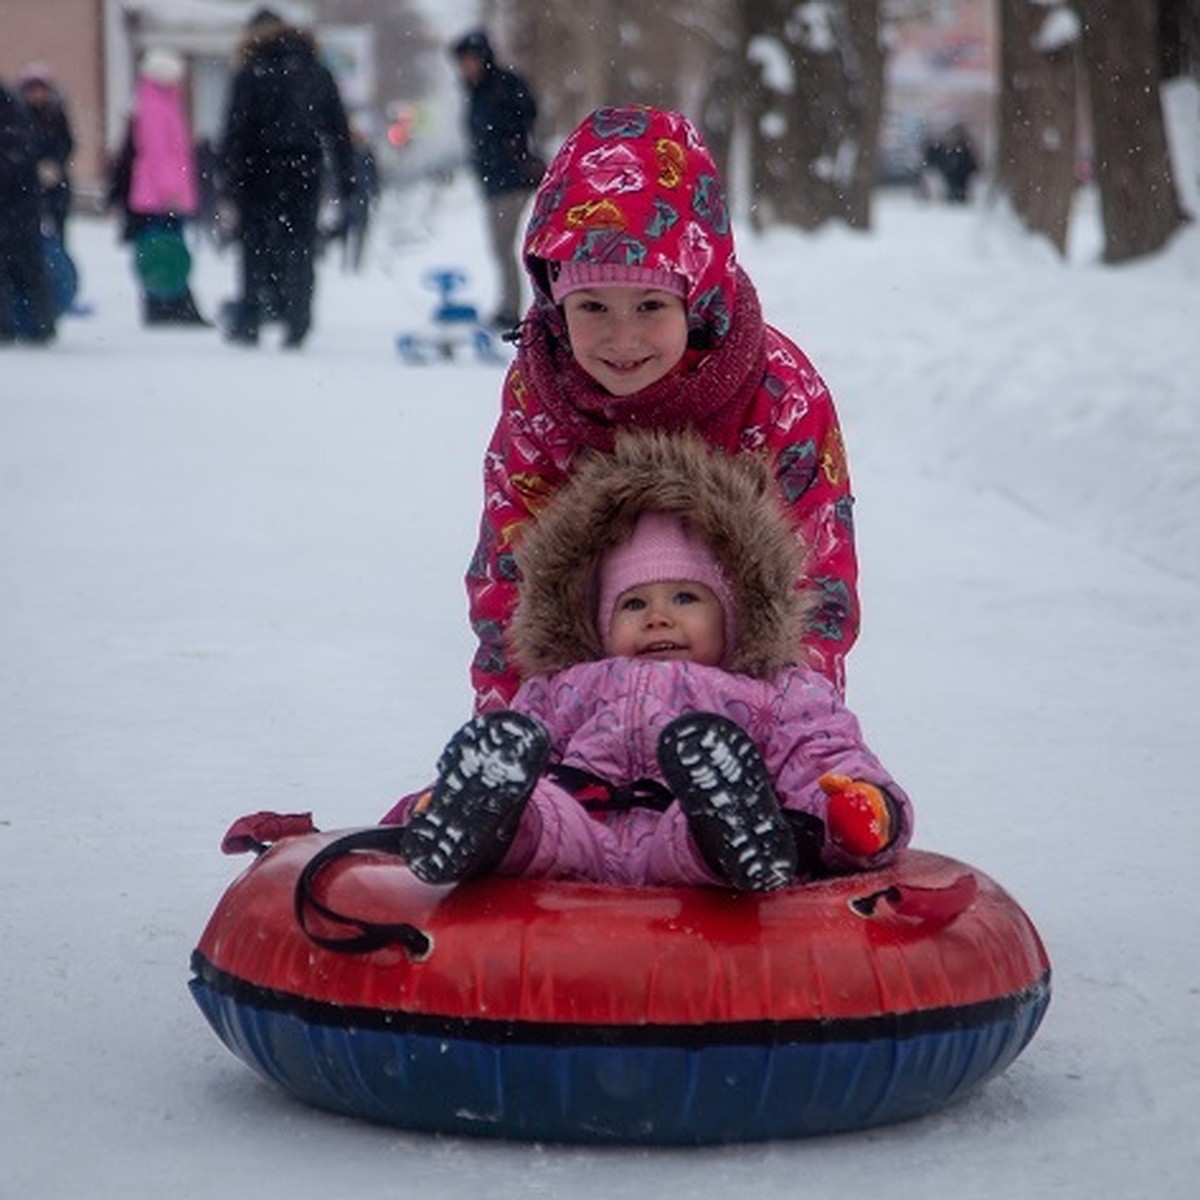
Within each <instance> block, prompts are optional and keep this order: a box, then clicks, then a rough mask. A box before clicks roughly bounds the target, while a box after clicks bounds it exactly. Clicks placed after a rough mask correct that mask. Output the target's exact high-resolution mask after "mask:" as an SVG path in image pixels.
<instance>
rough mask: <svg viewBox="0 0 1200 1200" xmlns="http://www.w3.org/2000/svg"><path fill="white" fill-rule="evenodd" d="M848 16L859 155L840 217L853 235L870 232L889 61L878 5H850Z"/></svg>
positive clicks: (863, 0)
mask: <svg viewBox="0 0 1200 1200" xmlns="http://www.w3.org/2000/svg"><path fill="white" fill-rule="evenodd" d="M844 12H845V19H846V37H845V40H844V43H843V44H844V47H845V50H844V53H843V62H844V64H845V71H844V77H845V80H846V111H847V117H848V122H847V124H848V133H849V136H850V137H852V138H853V141H854V146H855V152H854V155H853V158H852V160H851V162H850V169H849V172H848V174H847V176H846V179H845V186H844V189H843V192H842V212H843V216H844V217H845V220H846V224H847V225H849V226H850V227H851V229H869V228H870V227H871V197H872V195H873V194H874V191H875V182H876V180H877V179H878V177H879V130H880V124H881V122H882V120H883V68H884V60H885V57H886V56H885V54H884V48H883V38H882V37H881V36H880V15H881V14H880V0H852V2H851V3H849V4H847V5H846V7H845V10H844Z"/></svg>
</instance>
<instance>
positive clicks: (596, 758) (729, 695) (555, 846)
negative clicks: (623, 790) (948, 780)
mask: <svg viewBox="0 0 1200 1200" xmlns="http://www.w3.org/2000/svg"><path fill="white" fill-rule="evenodd" d="M512 707H513V708H515V709H518V710H519V711H521V712H525V713H528V714H530V715H531V716H533V717H536V718H537V719H538V720H539V721H541V723H542V724H543V725H544V726H545V727H546V729H547V730H548V731H549V733H550V737H551V759H552V760H553V761H554V762H555V763H561V764H563V765H564V766H568V767H574V768H577V769H580V770H584V771H587V772H589V773H591V774H594V775H596V776H598V777H600V778H602V779H605V780H608V781H610V782H631V781H634V780H646V779H650V780H656V781H658V782H660V783H661V782H662V773H661V771H660V770H659V768H658V763H657V761H656V757H655V746H656V744H657V740H658V735H659V733H660V732H661V731H662V729H663V727H664V726H665V725H666V724H667V723H668V722H669V721H671V720H672V719H673V718H675V717H677V716H679V715H680V714H682V713H687V712H712V713H718V714H720V715H722V716H726V717H730V718H731V719H733V720H735V721H737V723H738V724H739V725H741V726H742V728H744V729H745V730H746V731H747V732H748V733H749V734H750V736H751V737H752V738H753V739H754V741H755V743H756V744H757V746H758V748H759V751H760V752H761V753H762V756H763V760H764V761H765V763H766V765H767V768H768V770H769V771H770V774H771V777H772V779H773V780H774V782H775V793H776V796H777V798H778V800H779V802H780V805H781V806H782V807H783V808H784V809H791V810H793V811H796V812H802V813H808V814H809V815H811V816H812V817H815V818H817V819H818V820H823V819H824V815H825V807H826V797H825V794H824V792H823V791H822V790H821V788H820V786H819V785H818V783H817V780H818V779H819V778H820V777H821V776H822V775H823V774H825V773H826V772H830V771H833V772H837V773H839V774H843V775H849V776H851V777H852V778H854V779H861V780H865V781H866V782H868V783H873V784H875V785H876V786H877V787H880V788H882V789H884V790H885V791H886V792H887V794H888V795H889V797H890V798H891V800H892V802H893V804H894V805H895V808H896V811H897V814H898V816H899V819H900V836H899V838H898V839H897V841H896V842H894V843H893V844H892V846H891V847H889V849H888V850H887V851H885V852H884V853H883V854H881V855H878V856H876V857H875V858H873V859H858V858H854V857H851V856H850V855H847V854H846V853H845V852H844V851H842V850H841V849H840V848H839V847H838V846H837V845H836V844H835V843H833V842H832V841H830V840H829V839H825V840H824V842H823V845H822V850H821V863H822V865H823V867H824V868H825V869H826V870H831V871H847V870H857V869H861V868H865V867H869V866H878V865H881V864H882V863H883V862H885V861H887V860H888V859H890V858H891V857H892V856H893V855H894V852H895V849H896V847H897V846H898V845H903V844H906V843H907V842H908V840H909V838H910V836H911V831H912V811H911V805H910V803H909V800H908V797H907V796H906V795H905V793H904V792H903V791H902V790H901V789H900V787H899V786H898V785H897V784H896V781H895V780H894V779H893V778H892V776H891V775H890V773H889V772H888V771H887V770H886V769H885V768H884V767H883V765H882V764H881V763H880V762H879V760H878V759H877V758H876V757H875V755H874V754H872V753H871V751H870V750H869V749H868V748H867V746H866V744H865V742H864V741H863V737H862V733H861V730H860V729H859V725H858V721H857V720H856V719H855V717H854V715H853V714H852V713H851V712H850V711H849V710H848V709H847V708H846V707H845V706H844V705H843V704H842V702H841V700H840V699H839V697H838V693H837V689H836V688H835V687H834V686H833V684H832V683H830V682H829V680H827V679H826V678H825V677H824V676H822V675H819V674H818V673H817V672H815V671H811V670H805V669H802V668H799V667H790V668H785V669H784V670H783V671H781V672H780V673H779V674H778V675H776V676H775V677H774V678H772V679H754V678H751V677H750V676H748V675H734V674H731V673H730V672H728V671H725V670H722V669H721V668H718V667H705V666H699V665H697V664H695V663H687V662H657V661H647V660H638V659H631V658H609V659H604V660H602V661H600V662H593V663H581V664H580V665H579V666H575V667H569V668H568V669H567V670H565V671H561V672H558V673H557V674H554V675H548V676H535V677H534V678H533V679H530V680H529V681H528V682H526V683H525V684H524V685H523V686H522V687H521V689H520V691H519V692H518V693H517V695H516V697H515V698H514V700H513V704H512ZM500 872H501V873H508V874H526V875H534V876H539V877H543V878H571V879H588V880H596V881H599V882H607V883H633V884H662V885H668V884H704V883H719V882H720V880H719V879H718V878H717V877H716V876H715V875H714V874H713V873H712V871H710V870H709V868H708V867H707V866H706V865H705V863H704V861H703V860H702V859H701V858H700V855H699V854H698V852H697V851H696V849H695V846H694V845H693V843H692V840H691V837H690V836H689V833H688V826H687V821H686V820H685V818H684V816H683V814H682V812H681V811H680V809H679V806H678V805H677V804H673V803H672V804H670V806H669V807H667V808H666V809H665V811H663V812H657V811H655V810H654V809H652V808H646V807H634V808H630V809H629V810H628V811H624V812H614V813H606V814H603V815H602V816H601V817H599V818H598V817H597V816H594V815H592V814H591V813H590V812H589V811H588V809H587V807H585V805H584V804H581V803H580V802H579V800H578V799H577V798H576V797H575V796H574V795H572V794H571V793H570V792H568V791H566V790H565V789H564V788H562V787H561V786H560V785H559V784H557V783H556V782H555V781H554V779H553V776H547V777H545V778H543V779H541V780H539V782H538V784H537V786H536V787H535V789H534V792H533V796H532V798H531V800H530V802H529V806H528V808H527V809H526V810H525V815H524V817H523V819H522V822H521V827H520V830H519V832H518V834H517V837H516V840H515V841H514V843H513V845H512V847H511V849H510V850H509V852H508V854H507V856H506V858H505V860H504V862H503V863H502V864H501V867H500Z"/></svg>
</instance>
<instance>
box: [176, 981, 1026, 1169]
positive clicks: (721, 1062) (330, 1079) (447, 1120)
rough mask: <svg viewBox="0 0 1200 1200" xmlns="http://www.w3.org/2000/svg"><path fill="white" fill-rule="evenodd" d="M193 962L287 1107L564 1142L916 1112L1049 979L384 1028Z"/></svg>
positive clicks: (201, 991)
mask: <svg viewBox="0 0 1200 1200" xmlns="http://www.w3.org/2000/svg"><path fill="white" fill-rule="evenodd" d="M195 965H196V967H197V974H196V977H195V978H193V979H192V981H191V983H190V987H191V989H192V994H193V996H194V997H195V1000H196V1002H197V1004H198V1005H199V1006H200V1008H201V1010H202V1011H203V1013H204V1015H205V1016H206V1017H207V1019H208V1021H209V1022H210V1024H211V1025H212V1027H213V1028H214V1030H215V1031H216V1032H217V1034H218V1036H219V1037H220V1038H221V1040H222V1041H224V1042H225V1044H226V1045H227V1046H228V1047H229V1048H230V1049H231V1050H232V1051H233V1053H234V1054H236V1055H237V1056H238V1057H239V1058H241V1059H242V1060H243V1061H245V1062H247V1063H248V1064H250V1065H251V1066H252V1067H254V1068H255V1069H256V1070H257V1071H258V1072H259V1073H260V1074H261V1075H263V1076H264V1077H265V1078H266V1079H268V1080H270V1081H272V1082H274V1083H276V1084H278V1085H280V1086H281V1087H283V1088H284V1089H285V1090H286V1091H288V1092H290V1093H291V1094H292V1095H294V1096H296V1097H297V1098H299V1099H300V1100H303V1101H305V1102H307V1103H309V1104H312V1105H314V1106H316V1107H318V1108H323V1109H328V1110H332V1111H335V1112H340V1113H346V1114H351V1115H354V1116H358V1117H365V1118H367V1119H369V1120H374V1121H377V1122H380V1123H384V1124H391V1125H399V1126H402V1127H404V1128H407V1129H413V1130H425V1131H436V1132H443V1133H452V1134H468V1135H472V1136H482V1137H498V1138H515V1139H521V1140H535V1141H555V1142H574V1143H623V1144H644V1145H701V1144H709V1143H721V1142H732V1141H756V1140H765V1139H772V1138H794V1137H802V1136H811V1135H820V1134H831V1133H838V1132H844V1131H846V1130H851V1129H860V1128H865V1127H869V1126H873V1125H881V1124H885V1123H890V1122H894V1121H901V1120H907V1119H910V1118H913V1117H917V1116H921V1115H924V1114H926V1113H929V1112H932V1111H935V1110H936V1109H939V1108H942V1107H944V1106H945V1105H947V1104H951V1103H953V1102H954V1101H956V1100H958V1099H959V1098H961V1097H963V1096H964V1095H966V1094H967V1093H968V1092H970V1091H971V1090H972V1089H973V1088H974V1087H976V1086H977V1085H979V1084H981V1083H982V1082H983V1081H985V1080H986V1079H988V1078H990V1077H992V1076H993V1075H995V1074H997V1073H998V1072H1000V1071H1002V1070H1004V1068H1005V1067H1006V1066H1008V1064H1009V1063H1010V1062H1012V1060H1013V1059H1015V1058H1016V1057H1017V1055H1018V1054H1019V1053H1020V1052H1021V1050H1022V1049H1023V1048H1024V1047H1025V1046H1026V1045H1027V1044H1028V1042H1029V1041H1030V1040H1031V1039H1032V1037H1033V1035H1034V1033H1035V1032H1036V1031H1037V1028H1038V1025H1039V1023H1040V1022H1041V1019H1042V1016H1043V1014H1044V1013H1045V1010H1046V1006H1047V1004H1048V1003H1049V998H1050V989H1049V977H1048V975H1047V977H1046V978H1044V979H1043V980H1041V981H1040V982H1039V983H1037V984H1036V985H1034V986H1033V987H1031V988H1028V989H1026V990H1025V991H1024V992H1022V993H1021V994H1019V995H1015V996H1009V997H1002V998H998V999H996V1000H992V1001H988V1002H987V1003H983V1004H977V1005H974V1006H971V1007H969V1008H954V1009H947V1010H944V1011H942V1012H925V1013H919V1014H908V1015H906V1016H899V1015H897V1016H884V1017H874V1018H869V1019H861V1020H848V1021H846V1020H835V1021H832V1022H829V1023H823V1024H821V1025H814V1024H813V1023H811V1022H805V1023H800V1024H798V1025H792V1024H790V1023H785V1024H783V1025H776V1024H773V1023H762V1024H756V1025H753V1026H750V1027H747V1026H717V1027H715V1028H711V1029H710V1028H709V1027H700V1028H696V1027H694V1026H679V1027H670V1028H641V1029H624V1028H622V1029H610V1028H605V1029H601V1030H599V1031H597V1030H595V1029H589V1028H588V1027H569V1028H563V1029H560V1030H557V1031H548V1030H547V1029H546V1028H545V1027H544V1026H541V1027H536V1028H533V1029H530V1028H522V1027H520V1026H514V1025H512V1024H505V1023H496V1025H495V1026H493V1027H489V1023H487V1022H469V1023H460V1022H446V1023H442V1024H441V1025H440V1027H439V1024H438V1023H437V1022H425V1024H426V1025H429V1028H420V1027H414V1028H398V1027H393V1026H394V1025H397V1024H399V1023H400V1022H403V1018H400V1022H394V1021H391V1020H382V1021H381V1019H380V1016H379V1014H369V1013H358V1014H355V1013H347V1012H346V1011H345V1010H344V1009H341V1008H339V1009H338V1010H337V1011H336V1012H330V1013H328V1014H323V1013H322V1012H321V1007H322V1006H305V1005H303V1004H301V1005H300V1006H299V1008H297V1005H296V1002H295V1001H296V998H295V997H291V998H285V997H279V996H277V995H276V994H274V993H270V992H265V991H263V990H262V989H249V990H245V989H243V988H242V986H241V985H239V983H238V981H236V980H229V979H223V978H222V977H221V975H220V973H219V972H215V971H213V970H212V968H211V967H208V968H207V969H206V965H205V964H204V963H203V962H198V963H196V964H195ZM244 990H245V994H239V993H241V992H243V991H244ZM357 1018H362V1021H361V1023H359V1022H358V1020H357ZM548 1036H549V1039H550V1040H547V1038H548Z"/></svg>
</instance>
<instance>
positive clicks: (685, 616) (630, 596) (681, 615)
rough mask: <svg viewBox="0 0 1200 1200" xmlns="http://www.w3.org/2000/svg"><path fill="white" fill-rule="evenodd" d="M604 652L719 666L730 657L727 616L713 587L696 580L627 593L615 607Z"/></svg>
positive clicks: (645, 585)
mask: <svg viewBox="0 0 1200 1200" xmlns="http://www.w3.org/2000/svg"><path fill="white" fill-rule="evenodd" d="M604 649H605V651H606V652H607V653H608V654H610V655H614V656H616V657H620V658H654V659H660V660H671V659H677V660H681V661H684V662H694V663H702V664H703V665H705V666H709V667H715V666H717V665H718V663H720V661H721V659H722V658H724V656H725V611H724V609H722V607H721V602H720V601H719V600H718V599H717V598H716V596H715V595H714V594H713V591H712V589H711V588H709V587H707V586H706V585H705V584H703V583H695V582H693V581H691V580H682V581H681V580H667V581H665V582H660V583H643V584H639V585H638V586H637V587H631V588H626V589H625V591H623V592H622V593H621V594H620V595H619V596H618V597H617V602H616V604H614V605H613V611H612V618H611V620H610V621H609V625H608V636H607V638H605V642H604Z"/></svg>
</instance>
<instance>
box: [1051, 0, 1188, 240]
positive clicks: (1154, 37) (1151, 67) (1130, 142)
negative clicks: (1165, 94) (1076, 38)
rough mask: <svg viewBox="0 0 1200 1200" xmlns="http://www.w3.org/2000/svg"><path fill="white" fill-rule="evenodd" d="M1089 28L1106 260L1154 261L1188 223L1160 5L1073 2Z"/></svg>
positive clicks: (1147, 0) (1153, 1)
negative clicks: (1177, 170) (1171, 141)
mask: <svg viewBox="0 0 1200 1200" xmlns="http://www.w3.org/2000/svg"><path fill="white" fill-rule="evenodd" d="M1074 2H1075V4H1076V6H1077V8H1078V10H1079V13H1080V16H1081V17H1082V20H1083V53H1084V62H1085V65H1086V70H1087V77H1088V95H1089V99H1090V104H1091V114H1092V131H1093V138H1094V140H1095V163H1094V169H1095V177H1096V184H1097V187H1098V189H1099V193H1100V208H1101V213H1102V215H1103V220H1104V260H1105V261H1106V262H1110V263H1117V262H1125V261H1126V260H1128V259H1132V258H1138V257H1141V256H1143V255H1147V254H1152V253H1154V252H1155V251H1156V250H1159V249H1161V248H1162V246H1164V245H1165V244H1166V242H1167V240H1168V239H1169V238H1170V237H1171V235H1172V234H1173V233H1174V232H1175V231H1176V230H1177V229H1178V228H1179V227H1180V225H1181V224H1182V223H1183V222H1184V220H1185V219H1186V218H1185V215H1184V213H1183V210H1182V208H1181V206H1180V203H1179V197H1178V194H1177V192H1176V189H1175V180H1174V176H1173V174H1172V171H1171V157H1170V152H1169V150H1168V146H1167V136H1166V125H1165V122H1164V119H1163V109H1162V100H1161V96H1160V90H1159V85H1160V83H1161V80H1162V72H1161V63H1162V48H1161V40H1160V28H1159V16H1160V6H1159V3H1158V0H1074Z"/></svg>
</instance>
